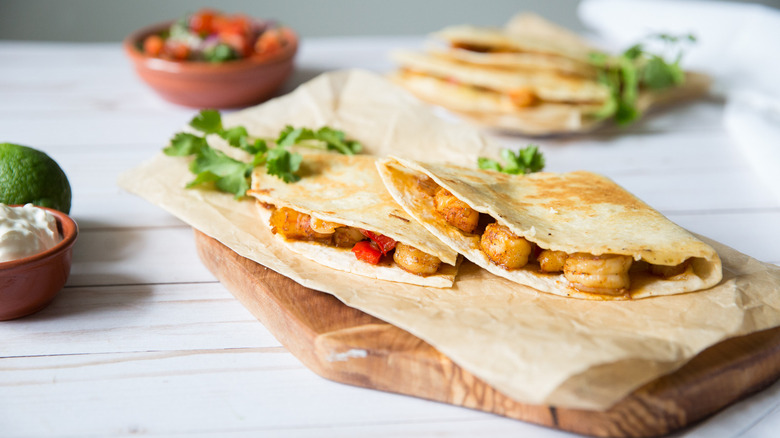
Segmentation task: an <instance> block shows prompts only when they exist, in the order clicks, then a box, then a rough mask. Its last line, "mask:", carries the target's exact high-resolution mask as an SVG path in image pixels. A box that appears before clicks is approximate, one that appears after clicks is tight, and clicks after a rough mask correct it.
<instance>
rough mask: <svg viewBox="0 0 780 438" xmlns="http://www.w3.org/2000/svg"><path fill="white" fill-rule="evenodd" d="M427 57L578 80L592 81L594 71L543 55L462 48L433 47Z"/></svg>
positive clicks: (590, 66)
mask: <svg viewBox="0 0 780 438" xmlns="http://www.w3.org/2000/svg"><path fill="white" fill-rule="evenodd" d="M427 52H428V53H430V54H431V55H434V56H436V57H440V58H450V59H452V60H455V61H458V62H462V63H468V64H472V65H477V66H483V67H492V68H501V69H513V70H525V71H542V72H545V73H554V72H558V73H561V74H565V75H571V76H582V77H585V78H589V79H595V78H596V77H597V74H598V70H597V69H596V68H595V67H594V66H592V65H590V64H586V63H584V62H580V61H575V60H573V59H568V58H563V57H560V56H555V55H549V54H546V53H517V52H477V51H473V50H467V49H463V48H453V47H445V48H442V47H436V46H431V47H430V48H428V49H427Z"/></svg>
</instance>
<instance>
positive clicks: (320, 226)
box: [309, 217, 344, 234]
mask: <svg viewBox="0 0 780 438" xmlns="http://www.w3.org/2000/svg"><path fill="white" fill-rule="evenodd" d="M309 226H310V227H311V229H312V230H314V231H315V232H317V233H322V234H333V232H334V231H336V228H339V227H343V226H344V225H341V224H337V223H335V222H328V221H324V220H322V219H318V218H316V217H312V218H311V221H310V222H309Z"/></svg>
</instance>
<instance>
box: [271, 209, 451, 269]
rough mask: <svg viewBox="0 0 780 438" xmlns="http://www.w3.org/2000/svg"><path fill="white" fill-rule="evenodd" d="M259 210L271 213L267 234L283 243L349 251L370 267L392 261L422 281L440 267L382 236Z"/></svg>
mask: <svg viewBox="0 0 780 438" xmlns="http://www.w3.org/2000/svg"><path fill="white" fill-rule="evenodd" d="M263 206H264V207H266V208H269V209H270V210H271V219H270V226H271V232H273V233H274V234H279V235H281V236H282V237H284V238H285V239H290V240H302V241H310V242H315V243H319V244H322V245H327V246H332V247H336V248H344V249H345V250H346V249H351V251H352V252H353V253H354V254H355V257H356V258H357V259H358V260H360V261H362V262H365V263H369V264H372V265H377V264H380V263H385V262H389V260H390V259H392V260H393V261H394V262H395V264H396V265H398V266H399V267H401V269H403V270H405V271H407V272H409V273H412V274H416V275H420V276H423V277H426V276H429V275H433V274H435V273H436V272H437V271H438V270H439V267H440V266H441V260H439V258H438V257H436V256H434V255H431V254H428V253H426V252H423V251H421V250H419V249H417V248H415V247H413V246H411V245H407V244H404V243H402V242H398V241H396V240H394V239H392V238H390V237H387V236H385V235H383V234H380V233H376V232H373V231H369V230H364V229H360V228H356V227H352V226H348V225H342V224H338V223H335V222H328V221H324V220H322V219H318V218H316V217H312V216H310V215H308V214H305V213H301V212H299V211H296V210H293V209H291V208H287V207H282V208H276V207H274V206H272V205H265V204H264V205H263Z"/></svg>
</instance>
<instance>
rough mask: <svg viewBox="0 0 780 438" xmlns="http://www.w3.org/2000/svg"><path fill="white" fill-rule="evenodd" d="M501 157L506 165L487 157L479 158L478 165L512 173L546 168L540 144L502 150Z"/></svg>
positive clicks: (518, 173) (517, 173)
mask: <svg viewBox="0 0 780 438" xmlns="http://www.w3.org/2000/svg"><path fill="white" fill-rule="evenodd" d="M501 158H502V159H503V160H504V165H502V164H501V163H499V162H498V161H496V160H491V159H489V158H485V157H479V158H478V159H477V166H478V167H479V168H480V169H485V170H494V171H496V172H504V173H509V174H512V175H524V174H527V173H532V172H539V171H540V170H542V169H544V164H545V163H544V156H543V155H542V153H541V152H539V146H537V145H534V144H529V145H528V146H526V147H525V148H523V149H520V150H518V151H517V153H515V152H512V151H511V150H510V149H502V150H501Z"/></svg>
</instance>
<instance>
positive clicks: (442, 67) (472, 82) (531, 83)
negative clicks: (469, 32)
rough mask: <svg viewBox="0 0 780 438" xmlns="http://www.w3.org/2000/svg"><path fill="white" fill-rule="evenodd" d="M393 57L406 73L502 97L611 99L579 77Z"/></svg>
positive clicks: (402, 53)
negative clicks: (519, 93)
mask: <svg viewBox="0 0 780 438" xmlns="http://www.w3.org/2000/svg"><path fill="white" fill-rule="evenodd" d="M391 57H392V58H393V60H394V61H395V62H396V63H397V64H398V65H399V66H400V67H401V68H402V69H406V70H411V71H413V72H419V73H423V74H425V75H429V76H434V77H437V78H440V79H443V80H447V81H450V82H456V83H459V84H464V85H468V86H472V87H480V88H484V89H487V90H491V91H494V92H497V93H502V94H508V93H511V92H513V91H515V90H521V89H522V90H529V91H531V92H533V93H534V94H535V95H536V96H538V98H539V99H540V100H542V101H546V102H587V103H603V102H604V101H605V100H606V99H608V98H609V96H610V91H609V89H608V88H607V87H606V86H604V85H603V84H600V83H598V82H596V81H595V80H591V79H586V78H580V77H575V76H566V75H560V74H557V73H551V72H545V71H530V70H506V69H498V68H488V67H485V66H481V65H473V64H468V63H465V62H459V61H457V60H454V59H451V58H448V57H446V56H439V55H436V54H432V53H419V52H414V51H406V50H399V51H395V52H393V53H392V54H391Z"/></svg>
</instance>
